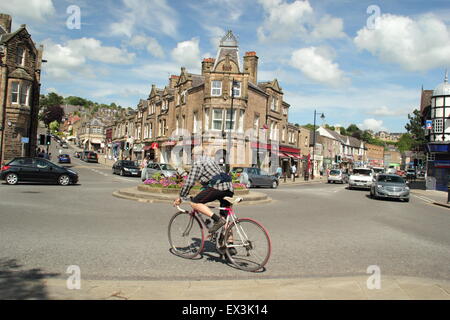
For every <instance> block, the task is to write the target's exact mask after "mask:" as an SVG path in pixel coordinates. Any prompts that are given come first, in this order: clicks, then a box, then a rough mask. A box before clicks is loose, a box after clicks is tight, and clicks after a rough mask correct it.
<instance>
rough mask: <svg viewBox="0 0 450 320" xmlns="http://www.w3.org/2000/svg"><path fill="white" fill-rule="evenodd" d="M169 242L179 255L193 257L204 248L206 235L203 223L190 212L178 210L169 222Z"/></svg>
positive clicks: (173, 250) (187, 257) (174, 251)
mask: <svg viewBox="0 0 450 320" xmlns="http://www.w3.org/2000/svg"><path fill="white" fill-rule="evenodd" d="M169 243H170V246H171V248H172V252H173V253H174V254H176V255H177V256H180V257H183V258H186V259H193V258H195V257H196V256H197V255H198V254H199V253H200V252H202V250H203V246H204V245H205V235H204V230H203V228H202V224H201V222H200V221H199V219H198V218H197V217H195V216H194V215H192V214H191V213H189V212H177V213H175V215H174V216H173V217H172V219H170V222H169Z"/></svg>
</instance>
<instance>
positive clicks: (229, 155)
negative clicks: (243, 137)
mask: <svg viewBox="0 0 450 320" xmlns="http://www.w3.org/2000/svg"><path fill="white" fill-rule="evenodd" d="M237 84H238V83H237V81H234V78H233V80H232V82H231V110H230V126H229V128H228V148H227V158H228V161H227V163H226V171H227V172H230V170H231V163H230V161H231V130H232V129H233V124H234V123H233V102H234V88H235V86H237ZM226 119H227V117H226V113H225V123H226Z"/></svg>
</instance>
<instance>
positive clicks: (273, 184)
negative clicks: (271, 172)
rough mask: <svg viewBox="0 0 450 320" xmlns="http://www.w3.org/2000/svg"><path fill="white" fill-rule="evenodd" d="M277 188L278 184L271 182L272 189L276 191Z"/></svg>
mask: <svg viewBox="0 0 450 320" xmlns="http://www.w3.org/2000/svg"><path fill="white" fill-rule="evenodd" d="M277 187H278V182H276V181H275V180H274V181H272V189H276V188H277Z"/></svg>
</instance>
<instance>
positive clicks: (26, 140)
mask: <svg viewBox="0 0 450 320" xmlns="http://www.w3.org/2000/svg"><path fill="white" fill-rule="evenodd" d="M21 141H22V143H30V138H28V137H22V139H21Z"/></svg>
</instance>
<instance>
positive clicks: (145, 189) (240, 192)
mask: <svg viewBox="0 0 450 320" xmlns="http://www.w3.org/2000/svg"><path fill="white" fill-rule="evenodd" d="M137 189H138V190H139V191H142V192H149V193H163V194H179V193H180V191H181V189H180V188H162V187H152V186H150V185H145V184H141V185H138V186H137ZM199 192H200V189H191V192H190V195H192V196H194V195H196V194H198V193H199ZM248 193H249V190H248V189H234V195H235V196H237V195H245V194H248Z"/></svg>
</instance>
